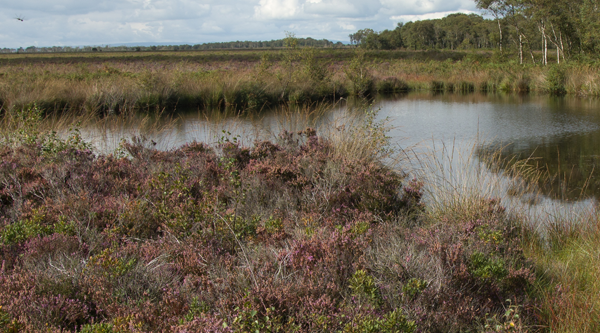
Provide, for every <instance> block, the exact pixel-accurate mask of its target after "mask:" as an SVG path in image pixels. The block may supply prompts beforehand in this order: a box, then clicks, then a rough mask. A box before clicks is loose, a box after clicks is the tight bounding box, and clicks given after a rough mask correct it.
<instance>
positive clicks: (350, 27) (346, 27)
mask: <svg viewBox="0 0 600 333" xmlns="http://www.w3.org/2000/svg"><path fill="white" fill-rule="evenodd" d="M338 25H339V26H340V27H341V28H342V29H344V30H351V31H356V30H358V29H356V26H355V25H354V24H349V23H346V22H338Z"/></svg>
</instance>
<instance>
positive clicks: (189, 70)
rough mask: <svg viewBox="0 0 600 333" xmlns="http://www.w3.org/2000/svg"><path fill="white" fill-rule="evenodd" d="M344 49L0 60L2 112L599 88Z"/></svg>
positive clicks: (483, 64)
mask: <svg viewBox="0 0 600 333" xmlns="http://www.w3.org/2000/svg"><path fill="white" fill-rule="evenodd" d="M436 54H438V55H439V56H435V55H433V54H429V53H427V52H412V51H385V52H384V51H367V52H365V51H362V52H355V51H353V50H350V49H344V50H317V49H293V50H288V49H284V50H263V51H237V52H236V51H228V52H224V51H221V52H171V53H169V52H162V53H156V54H155V53H144V54H141V55H130V54H120V53H115V54H106V55H86V56H80V55H68V54H62V55H56V56H55V57H51V56H48V55H39V56H36V57H22V56H18V55H5V56H2V57H1V58H0V74H2V75H0V105H2V110H3V111H2V112H3V113H6V112H10V111H11V110H17V109H22V108H24V107H28V106H31V105H33V103H37V105H38V107H40V108H41V109H43V110H44V111H46V112H50V111H57V110H69V111H70V112H75V113H79V112H80V111H81V110H86V111H87V112H93V113H102V114H113V113H127V112H131V111H133V110H153V111H156V110H162V109H165V108H166V109H167V110H176V109H178V108H189V107H193V108H201V109H205V110H207V109H212V108H222V109H224V108H227V107H234V108H237V109H238V110H247V111H249V112H253V113H257V112H260V111H261V110H264V108H265V107H268V106H276V105H281V104H286V103H288V102H294V103H299V104H311V103H315V102H322V101H326V100H327V101H335V100H337V99H339V98H340V97H347V96H349V95H359V96H368V95H372V94H374V93H381V94H390V93H398V92H404V91H409V90H432V91H446V92H455V93H471V92H474V91H479V92H496V91H503V92H519V93H524V92H529V91H533V92H540V93H557V94H561V93H570V94H579V95H590V96H595V95H598V94H600V91H599V90H598V84H597V81H598V75H599V73H598V71H597V68H596V67H592V66H588V65H586V66H583V67H582V66H579V65H578V64H570V65H561V66H557V65H552V66H548V67H539V66H533V65H523V66H517V65H515V64H513V63H494V62H492V61H491V60H490V59H488V58H486V57H482V56H480V55H477V54H469V53H452V52H450V53H448V54H447V55H446V56H444V52H441V53H440V52H438V53H436Z"/></svg>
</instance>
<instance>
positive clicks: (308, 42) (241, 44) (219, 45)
mask: <svg viewBox="0 0 600 333" xmlns="http://www.w3.org/2000/svg"><path fill="white" fill-rule="evenodd" d="M297 41H298V46H310V47H343V46H344V44H342V42H332V41H329V40H327V39H314V38H310V37H308V38H297ZM280 47H285V40H284V39H277V40H271V41H259V42H251V41H235V42H215V43H203V44H195V45H188V44H184V45H162V46H108V45H107V46H84V47H71V46H64V47H63V46H52V47H35V46H30V47H27V48H18V49H10V48H3V49H0V53H38V52H39V53H52V52H102V51H104V52H115V51H116V52H124V51H131V52H135V51H190V50H218V49H260V48H280Z"/></svg>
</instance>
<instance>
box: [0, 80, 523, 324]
mask: <svg viewBox="0 0 600 333" xmlns="http://www.w3.org/2000/svg"><path fill="white" fill-rule="evenodd" d="M313 74H314V73H313ZM374 119H375V115H374V114H373V113H370V114H367V115H366V117H365V120H364V124H362V125H361V126H360V127H358V128H355V129H353V130H350V131H347V132H344V133H342V134H343V135H340V136H337V137H335V136H320V135H318V134H317V131H316V130H314V129H311V128H308V129H306V130H303V131H299V132H289V131H283V132H282V133H281V134H280V135H279V136H278V137H277V138H275V139H274V140H272V141H258V142H255V143H254V144H253V145H251V146H244V145H242V144H241V142H240V141H239V140H238V139H237V138H236V137H232V136H231V135H230V134H229V133H227V132H224V133H223V136H222V137H221V138H220V139H219V140H218V143H217V144H216V145H215V146H209V145H207V144H203V143H197V142H192V143H189V144H186V145H184V146H182V147H179V148H176V149H172V150H169V151H159V150H157V149H155V147H154V145H153V144H151V143H149V142H147V140H144V139H143V138H134V139H132V140H130V141H128V142H124V143H123V144H122V150H121V152H120V153H119V154H117V155H100V154H95V153H93V152H91V151H89V150H88V149H87V148H86V147H85V144H82V143H80V142H79V141H78V140H75V141H68V139H67V140H62V139H60V138H58V137H56V136H54V137H52V139H51V140H50V141H52V140H54V141H52V142H54V143H53V144H52V145H51V147H55V148H51V149H45V148H44V147H45V146H44V145H43V144H41V143H43V142H48V139H47V138H48V137H47V136H45V135H44V134H41V135H38V136H35V137H33V136H28V138H31V141H27V140H25V141H26V142H25V141H23V142H21V141H20V142H10V143H6V144H4V145H2V147H1V149H0V154H2V156H3V163H2V164H1V165H0V194H1V195H0V198H1V202H2V206H0V212H1V214H2V215H1V216H0V236H1V244H0V259H1V260H2V267H1V270H0V289H1V290H3V291H4V292H3V293H0V306H1V307H2V308H0V323H1V325H3V326H2V329H3V330H8V331H11V330H13V331H14V330H18V329H22V330H25V331H39V330H46V329H47V330H49V331H83V332H147V331H175V332H191V331H194V332H196V331H199V332H215V331H216V332H219V331H220V332H250V331H252V332H255V331H261V332H262V331H267V332H322V331H338V332H415V331H417V330H420V331H431V332H442V331H443V332H448V331H466V330H473V329H475V328H476V327H480V326H482V325H484V324H485V323H486V322H492V321H493V322H494V323H497V324H499V325H503V324H504V323H505V322H504V321H503V320H504V319H502V318H504V317H502V316H501V315H500V314H501V311H502V309H503V306H504V305H506V302H505V300H506V299H511V300H513V302H514V303H513V304H518V306H519V307H520V308H519V309H521V308H522V309H523V311H522V313H525V314H527V313H529V312H528V311H530V304H531V303H530V300H529V298H528V296H527V293H526V292H525V291H526V289H527V288H528V286H529V284H530V283H531V281H532V279H533V274H532V273H531V271H530V270H529V266H528V264H527V263H526V262H525V261H524V260H523V257H522V255H521V252H520V248H519V246H518V244H519V242H518V229H517V227H516V226H515V225H514V224H513V223H512V221H511V220H510V218H509V217H508V216H507V215H505V213H504V212H503V211H502V209H500V207H498V204H497V203H493V202H487V201H486V202H483V203H481V204H480V205H479V207H481V209H480V210H479V211H478V213H477V214H473V215H470V216H475V217H476V218H474V219H472V218H465V216H466V215H460V214H456V215H452V214H448V215H447V216H443V215H439V216H437V217H433V215H428V214H427V207H426V206H425V205H424V204H423V202H422V200H421V199H422V196H423V194H422V187H423V184H422V183H420V182H419V181H417V180H412V181H406V179H405V177H406V176H405V174H404V173H402V172H401V171H398V170H395V169H393V168H392V167H391V166H390V165H389V164H387V163H384V162H383V161H384V160H385V159H386V158H387V157H390V156H391V152H390V151H389V150H388V148H386V146H387V142H388V138H387V136H386V135H385V126H383V125H381V124H380V123H378V122H376V121H375V120H374ZM74 133H77V132H74ZM75 136H77V134H75ZM47 146H48V145H47ZM494 318H495V319H494ZM490 320H491V321H490Z"/></svg>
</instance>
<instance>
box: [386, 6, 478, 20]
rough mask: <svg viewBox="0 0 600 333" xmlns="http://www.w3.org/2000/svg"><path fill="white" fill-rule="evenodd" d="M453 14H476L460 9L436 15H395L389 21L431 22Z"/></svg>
mask: <svg viewBox="0 0 600 333" xmlns="http://www.w3.org/2000/svg"><path fill="white" fill-rule="evenodd" d="M454 13H463V14H477V12H474V11H471V10H465V9H462V10H457V11H448V12H436V13H427V14H421V15H397V16H392V17H391V19H392V20H394V21H401V22H409V21H421V20H433V19H440V18H442V17H446V16H448V15H450V14H454Z"/></svg>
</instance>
